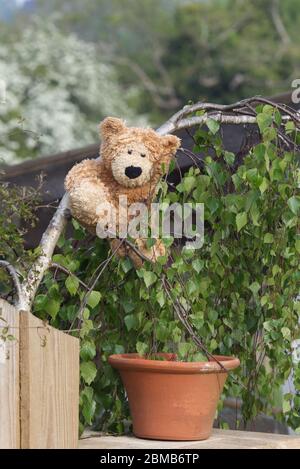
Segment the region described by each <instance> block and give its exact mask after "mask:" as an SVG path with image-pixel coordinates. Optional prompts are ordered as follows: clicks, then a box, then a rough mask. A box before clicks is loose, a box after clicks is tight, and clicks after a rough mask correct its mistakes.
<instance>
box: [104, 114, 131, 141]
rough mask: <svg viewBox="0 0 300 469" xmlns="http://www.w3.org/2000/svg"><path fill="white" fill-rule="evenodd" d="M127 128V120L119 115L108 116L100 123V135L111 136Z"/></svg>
mask: <svg viewBox="0 0 300 469" xmlns="http://www.w3.org/2000/svg"><path fill="white" fill-rule="evenodd" d="M125 128H126V125H125V122H124V121H123V120H122V119H118V118H117V117H106V119H104V120H103V121H102V122H101V123H100V125H99V133H100V137H101V138H103V139H106V138H109V137H111V136H112V135H117V134H118V133H120V132H122V131H123V130H124V129H125Z"/></svg>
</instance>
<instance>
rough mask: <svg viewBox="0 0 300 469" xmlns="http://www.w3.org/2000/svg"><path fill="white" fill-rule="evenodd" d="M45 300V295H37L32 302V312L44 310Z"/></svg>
mask: <svg viewBox="0 0 300 469" xmlns="http://www.w3.org/2000/svg"><path fill="white" fill-rule="evenodd" d="M47 298H48V297H47V295H37V296H36V297H35V300H34V310H35V311H41V310H43V309H45V306H46V303H47Z"/></svg>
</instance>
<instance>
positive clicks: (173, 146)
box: [162, 135, 181, 156]
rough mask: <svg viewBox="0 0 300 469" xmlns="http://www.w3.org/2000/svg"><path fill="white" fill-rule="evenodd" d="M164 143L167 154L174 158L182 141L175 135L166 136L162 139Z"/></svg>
mask: <svg viewBox="0 0 300 469" xmlns="http://www.w3.org/2000/svg"><path fill="white" fill-rule="evenodd" d="M162 143H163V146H164V148H165V149H166V151H167V153H168V154H169V155H172V156H173V155H175V153H176V151H177V150H178V148H179V147H180V145H181V140H180V138H178V137H176V136H175V135H165V136H164V137H162Z"/></svg>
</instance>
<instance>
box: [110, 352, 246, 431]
mask: <svg viewBox="0 0 300 469" xmlns="http://www.w3.org/2000/svg"><path fill="white" fill-rule="evenodd" d="M157 355H158V356H160V357H161V358H163V359H164V360H148V359H145V358H141V357H140V356H139V355H138V354H135V353H129V354H122V355H111V356H110V357H109V363H110V364H111V365H112V366H113V367H114V368H116V369H117V370H119V372H120V374H121V377H122V380H123V383H124V386H125V389H126V392H127V395H128V400H129V407H130V412H131V416H132V421H133V432H134V434H135V435H136V436H137V437H140V438H151V439H155V440H205V439H207V438H208V437H209V436H210V434H211V431H212V425H213V420H214V416H215V412H216V408H217V404H218V400H219V398H220V394H221V392H222V389H223V386H224V383H225V381H226V378H227V374H228V373H227V372H225V371H224V370H222V369H220V365H219V364H218V363H217V362H215V361H214V360H211V361H208V362H177V361H175V360H176V355H174V354H167V353H161V354H157ZM215 357H216V358H217V359H218V360H219V361H220V362H221V363H222V365H223V366H224V367H225V368H226V370H228V371H230V370H233V369H234V368H236V367H238V366H239V364H240V362H239V360H238V359H237V358H233V357H225V356H219V355H216V356H215Z"/></svg>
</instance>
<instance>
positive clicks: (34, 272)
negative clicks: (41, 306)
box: [17, 194, 69, 311]
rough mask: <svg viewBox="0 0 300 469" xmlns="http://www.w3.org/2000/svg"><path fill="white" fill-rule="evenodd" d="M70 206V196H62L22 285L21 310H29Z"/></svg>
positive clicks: (19, 305)
mask: <svg viewBox="0 0 300 469" xmlns="http://www.w3.org/2000/svg"><path fill="white" fill-rule="evenodd" d="M68 208H69V196H68V194H65V195H64V197H63V198H62V200H61V202H60V204H59V206H58V208H57V210H56V212H55V214H54V216H53V218H52V220H51V221H50V223H49V225H48V227H47V229H46V231H45V233H44V234H43V236H42V239H41V242H40V244H39V249H40V254H39V256H38V258H37V260H36V261H35V262H34V263H33V265H32V266H31V268H30V270H29V272H28V276H27V278H26V279H25V280H24V282H23V283H22V285H21V292H20V296H19V301H18V304H17V307H18V309H19V310H20V311H29V310H30V308H31V305H32V303H33V300H34V298H35V294H36V292H37V289H38V287H39V285H40V283H41V281H42V279H43V276H44V274H45V272H46V271H47V269H48V268H49V266H50V264H51V259H52V255H53V252H54V249H55V246H56V244H57V241H58V239H59V237H60V235H61V233H62V231H63V229H64V227H65V225H66V223H67V217H66V213H67V210H68Z"/></svg>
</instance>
